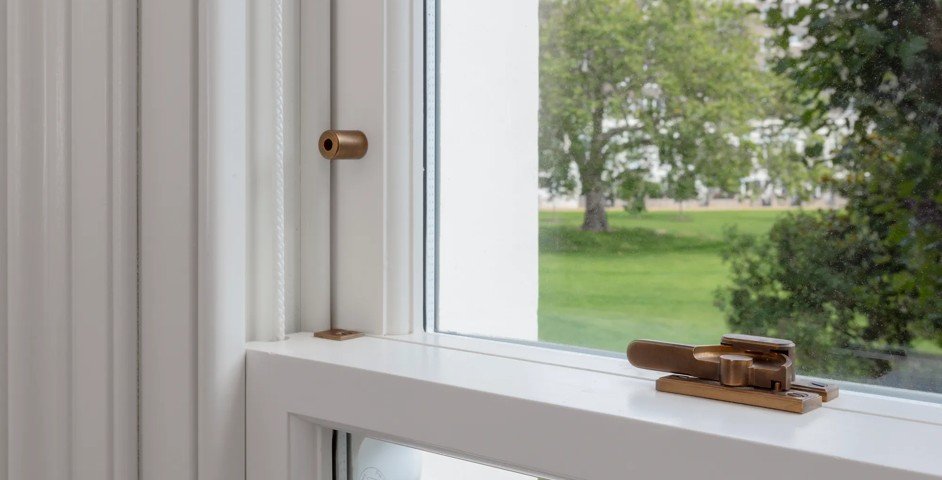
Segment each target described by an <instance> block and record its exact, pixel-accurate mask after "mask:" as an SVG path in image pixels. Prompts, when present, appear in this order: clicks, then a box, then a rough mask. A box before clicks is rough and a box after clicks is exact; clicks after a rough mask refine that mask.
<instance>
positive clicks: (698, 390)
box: [627, 334, 839, 413]
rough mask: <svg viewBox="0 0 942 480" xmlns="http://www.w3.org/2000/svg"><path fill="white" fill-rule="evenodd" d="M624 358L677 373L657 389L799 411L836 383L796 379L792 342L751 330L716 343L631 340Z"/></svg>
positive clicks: (829, 394) (828, 394)
mask: <svg viewBox="0 0 942 480" xmlns="http://www.w3.org/2000/svg"><path fill="white" fill-rule="evenodd" d="M627 353H628V361H629V362H631V364H632V365H634V366H636V367H639V368H646V369H649V370H658V371H662V372H670V373H674V374H680V375H668V376H666V377H661V378H660V379H658V381H657V390H658V391H662V392H671V393H680V394H684V395H693V396H697V397H705V398H712V399H715V400H723V401H727V402H735V403H743V404H747V405H755V406H759V407H766V408H774V409H777V410H785V411H789V412H796V413H804V412H807V411H809V410H811V409H813V408H816V407H818V406H820V405H821V402H822V401H824V402H827V401H830V400H833V399H834V398H837V396H838V393H839V392H838V388H837V386H836V385H831V384H827V383H822V382H818V381H808V380H796V379H795V364H794V359H795V343H794V342H792V341H791V340H784V339H779V338H769V337H758V336H753V335H739V334H728V335H724V336H723V338H722V340H721V341H720V344H719V345H699V346H694V345H684V344H679V343H668V342H659V341H654V340H635V341H633V342H631V343H630V344H629V345H628V352H627Z"/></svg>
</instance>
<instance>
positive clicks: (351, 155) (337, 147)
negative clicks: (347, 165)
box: [317, 130, 369, 160]
mask: <svg viewBox="0 0 942 480" xmlns="http://www.w3.org/2000/svg"><path fill="white" fill-rule="evenodd" d="M368 147H369V142H367V140H366V134H364V133H363V132H361V131H359V130H327V131H325V132H324V133H322V134H321V138H320V140H318V141H317V148H318V150H320V151H321V155H322V156H323V157H324V158H326V159H327V160H343V159H357V158H363V156H364V155H366V150H367V148H368Z"/></svg>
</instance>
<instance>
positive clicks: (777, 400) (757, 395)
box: [657, 375, 821, 413]
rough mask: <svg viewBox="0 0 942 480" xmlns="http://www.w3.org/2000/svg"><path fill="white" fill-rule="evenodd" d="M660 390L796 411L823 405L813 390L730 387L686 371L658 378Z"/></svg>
mask: <svg viewBox="0 0 942 480" xmlns="http://www.w3.org/2000/svg"><path fill="white" fill-rule="evenodd" d="M657 391H659V392H669V393H679V394H681V395H692V396H694V397H703V398H711V399H713V400H722V401H724V402H733V403H742V404H744V405H752V406H755V407H765V408H774V409H775V410H784V411H786V412H792V413H805V412H808V411H811V410H813V409H815V408H818V407H820V406H821V397H820V396H818V395H815V394H813V393H806V392H796V391H794V390H786V391H775V390H768V389H764V388H754V387H727V386H724V385H721V384H720V383H719V382H714V381H712V380H703V379H701V378H695V377H685V376H683V375H667V376H666V377H661V378H659V379H657Z"/></svg>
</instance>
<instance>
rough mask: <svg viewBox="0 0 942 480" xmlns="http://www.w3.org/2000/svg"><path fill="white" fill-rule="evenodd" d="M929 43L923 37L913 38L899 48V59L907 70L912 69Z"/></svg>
mask: <svg viewBox="0 0 942 480" xmlns="http://www.w3.org/2000/svg"><path fill="white" fill-rule="evenodd" d="M928 45H929V43H928V42H927V41H926V38H925V37H920V36H914V37H912V38H910V39H909V40H908V41H907V42H905V43H903V44H902V45H900V46H899V58H900V61H902V62H903V67H904V68H906V69H907V70H909V69H911V68H913V65H914V64H915V63H916V60H917V59H918V56H919V54H920V53H922V52H923V51H925V49H926V47H928Z"/></svg>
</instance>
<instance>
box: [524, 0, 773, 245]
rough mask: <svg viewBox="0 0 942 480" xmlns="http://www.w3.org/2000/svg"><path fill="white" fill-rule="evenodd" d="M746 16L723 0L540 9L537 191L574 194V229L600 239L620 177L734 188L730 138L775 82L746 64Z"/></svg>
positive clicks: (549, 4) (751, 48)
mask: <svg viewBox="0 0 942 480" xmlns="http://www.w3.org/2000/svg"><path fill="white" fill-rule="evenodd" d="M749 18H750V17H749V16H748V15H747V11H746V10H745V8H744V7H741V6H737V5H736V4H734V3H733V2H724V1H709V2H704V1H696V0H676V1H671V2H666V1H660V0H543V1H542V2H541V4H540V22H541V25H540V26H541V29H540V35H541V42H540V45H541V47H540V162H541V169H542V170H543V171H544V174H546V175H545V181H544V186H546V187H548V188H549V189H550V190H551V191H554V192H559V193H562V192H573V191H575V190H576V187H577V185H579V186H581V191H582V194H583V195H585V199H586V208H585V219H584V222H583V225H582V228H583V230H590V231H605V230H608V220H607V217H606V213H605V209H604V202H605V199H606V197H607V196H608V195H609V194H610V193H611V192H614V191H616V188H617V185H616V184H617V182H618V178H619V174H620V173H621V172H623V171H625V170H630V169H637V168H641V169H644V168H645V167H646V166H649V165H652V164H661V165H671V166H672V167H674V168H676V169H678V170H684V171H690V172H692V175H693V176H694V178H695V179H696V180H698V181H700V182H701V183H703V184H704V185H709V186H716V187H720V188H724V189H730V188H735V187H736V186H738V183H739V178H741V177H742V176H744V175H745V174H746V173H748V171H749V170H750V168H751V163H750V159H749V158H748V157H747V156H745V155H742V154H740V153H739V152H738V151H737V145H736V142H735V141H734V140H733V138H735V137H738V136H741V135H743V134H745V133H746V132H747V131H748V129H749V126H748V120H750V119H754V118H763V117H764V116H765V114H766V110H767V108H768V106H769V105H772V104H775V103H777V100H776V99H777V98H778V97H779V95H777V91H778V90H777V87H778V86H780V85H781V84H782V81H781V80H780V79H778V78H777V77H776V76H774V75H772V74H771V73H770V72H768V71H767V70H766V69H765V68H763V66H762V65H761V64H760V62H759V61H757V59H758V55H759V52H758V46H759V44H758V40H757V36H756V34H755V33H754V30H755V28H754V27H755V25H753V24H751V23H750V20H749ZM573 165H574V166H575V169H573V168H572V166H573Z"/></svg>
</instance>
